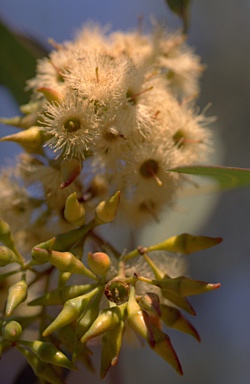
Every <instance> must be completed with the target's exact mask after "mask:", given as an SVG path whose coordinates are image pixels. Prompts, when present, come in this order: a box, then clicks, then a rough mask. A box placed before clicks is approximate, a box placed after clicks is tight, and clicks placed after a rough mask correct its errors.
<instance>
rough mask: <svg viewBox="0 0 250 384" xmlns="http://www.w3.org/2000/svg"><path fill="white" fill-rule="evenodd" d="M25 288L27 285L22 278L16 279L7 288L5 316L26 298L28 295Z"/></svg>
mask: <svg viewBox="0 0 250 384" xmlns="http://www.w3.org/2000/svg"><path fill="white" fill-rule="evenodd" d="M27 290H28V286H27V283H26V281H24V280H21V281H18V282H17V283H16V284H14V285H12V286H11V287H10V288H9V291H8V298H7V304H6V310H5V313H6V315H7V316H10V315H11V314H12V312H13V311H14V309H15V308H16V307H17V306H18V305H19V304H21V303H22V302H23V301H25V300H26V298H27V295H28V292H27Z"/></svg>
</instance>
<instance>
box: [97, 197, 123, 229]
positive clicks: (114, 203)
mask: <svg viewBox="0 0 250 384" xmlns="http://www.w3.org/2000/svg"><path fill="white" fill-rule="evenodd" d="M120 194H121V193H120V192H116V194H115V195H114V196H112V197H111V198H110V199H109V200H106V201H101V202H100V203H99V204H98V205H97V207H96V210H95V220H96V221H97V222H98V223H100V224H102V223H110V222H111V221H113V220H114V219H115V217H116V213H117V209H118V206H119V203H120Z"/></svg>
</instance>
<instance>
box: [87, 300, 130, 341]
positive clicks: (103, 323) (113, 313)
mask: <svg viewBox="0 0 250 384" xmlns="http://www.w3.org/2000/svg"><path fill="white" fill-rule="evenodd" d="M126 307H127V303H124V304H122V305H119V306H115V307H112V308H108V309H103V310H102V311H100V313H99V316H97V318H96V319H95V321H94V322H93V324H92V325H91V327H90V328H89V329H88V330H87V332H86V333H85V334H84V335H83V337H82V338H81V342H82V343H87V341H89V340H90V339H92V338H94V337H97V336H100V335H102V334H103V333H105V332H107V331H110V330H111V329H114V328H115V327H116V326H117V325H118V324H119V323H120V321H121V320H123V318H124V314H125V310H126Z"/></svg>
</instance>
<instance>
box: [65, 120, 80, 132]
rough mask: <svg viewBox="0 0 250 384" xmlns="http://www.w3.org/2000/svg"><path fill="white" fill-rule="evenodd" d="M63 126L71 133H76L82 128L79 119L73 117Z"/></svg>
mask: <svg viewBox="0 0 250 384" xmlns="http://www.w3.org/2000/svg"><path fill="white" fill-rule="evenodd" d="M63 126H64V129H66V131H68V132H69V133H71V132H76V131H78V130H79V129H80V128H81V122H80V120H79V119H78V118H76V117H73V118H69V119H68V120H66V121H65V123H64V125H63Z"/></svg>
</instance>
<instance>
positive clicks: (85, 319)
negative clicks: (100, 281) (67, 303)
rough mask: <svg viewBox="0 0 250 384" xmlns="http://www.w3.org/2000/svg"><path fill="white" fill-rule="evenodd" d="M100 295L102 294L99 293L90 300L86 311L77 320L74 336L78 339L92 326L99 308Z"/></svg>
mask: <svg viewBox="0 0 250 384" xmlns="http://www.w3.org/2000/svg"><path fill="white" fill-rule="evenodd" d="M102 295H103V292H102V291H100V293H99V294H98V295H96V297H94V298H93V300H91V302H90V303H89V305H88V306H87V308H86V310H85V311H84V312H83V314H82V315H81V317H80V318H79V320H78V322H77V328H76V335H77V338H78V339H80V338H81V337H82V336H83V335H84V334H85V332H86V331H87V330H88V329H89V328H90V326H91V325H92V324H93V322H94V321H95V319H96V318H97V316H98V314H99V306H100V301H101V298H102Z"/></svg>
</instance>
